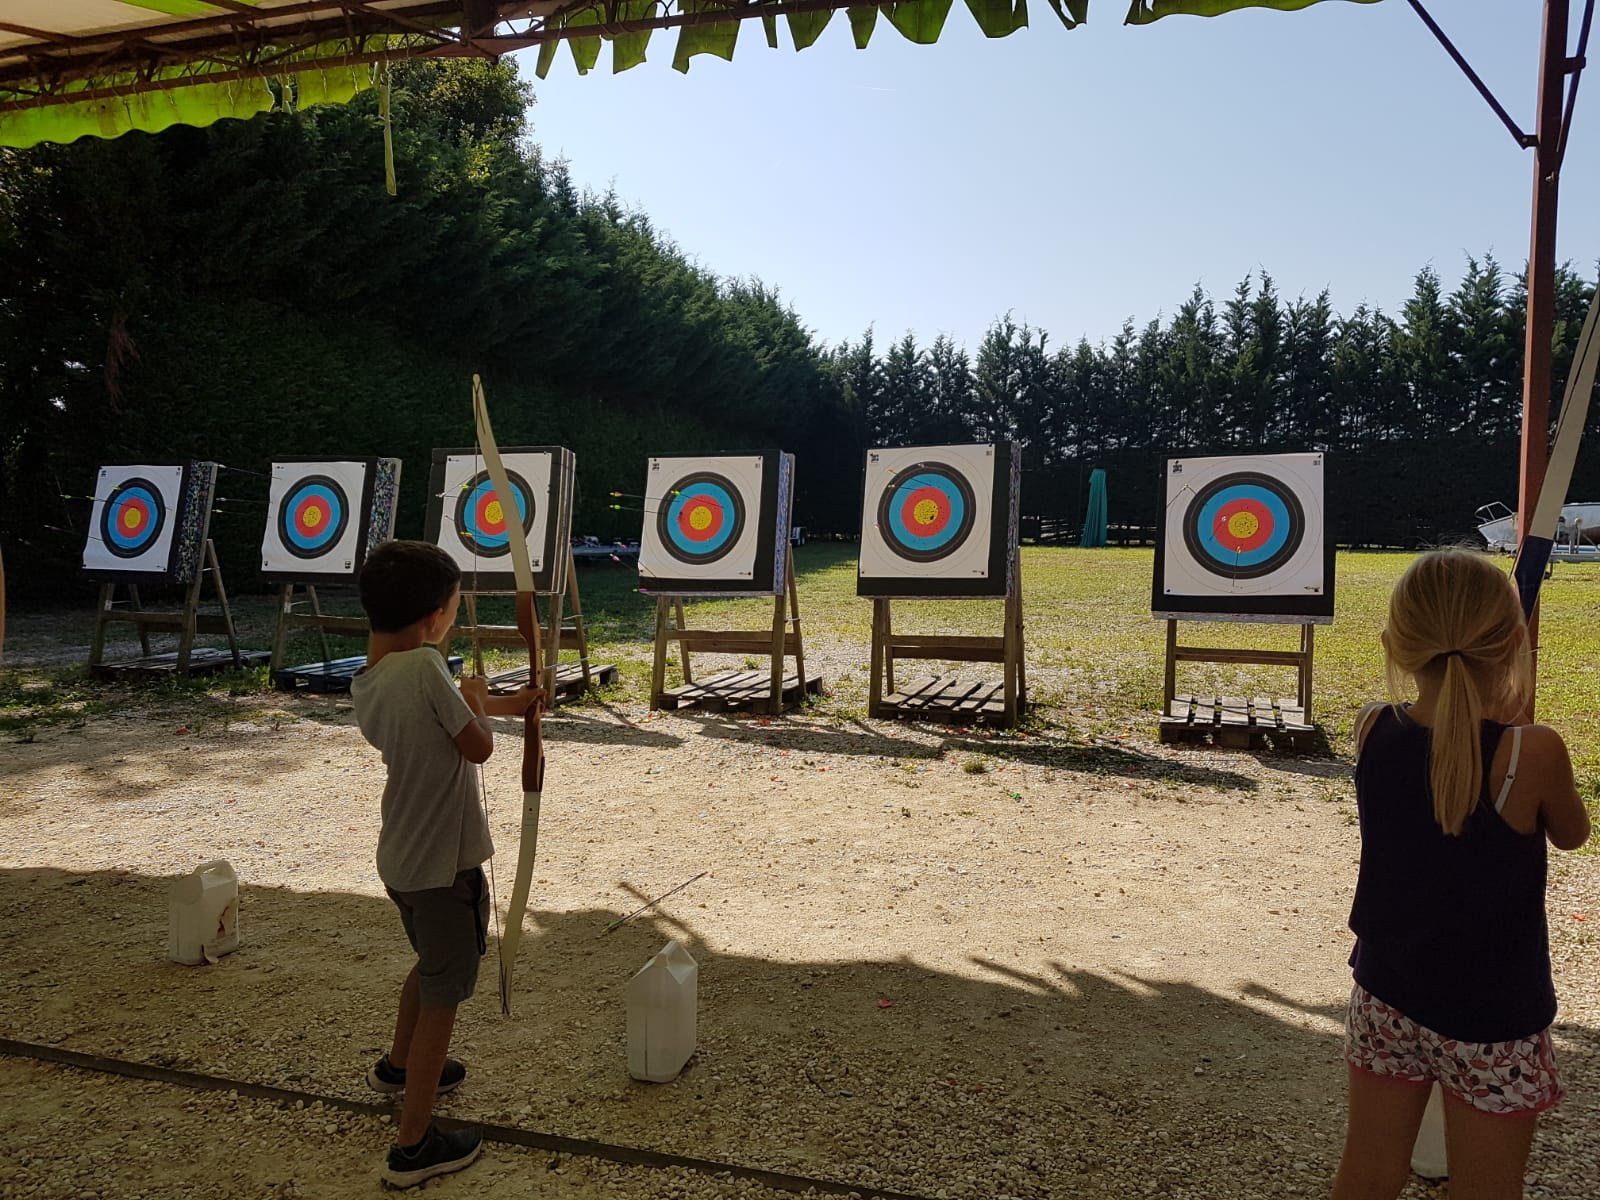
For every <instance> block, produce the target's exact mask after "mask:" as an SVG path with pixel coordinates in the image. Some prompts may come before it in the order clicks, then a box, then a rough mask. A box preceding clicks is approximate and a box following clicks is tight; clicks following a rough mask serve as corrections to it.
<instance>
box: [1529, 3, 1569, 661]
mask: <svg viewBox="0 0 1600 1200" xmlns="http://www.w3.org/2000/svg"><path fill="white" fill-rule="evenodd" d="M1568 3H1569V0H1545V3H1544V38H1543V42H1542V45H1541V48H1540V53H1539V119H1538V126H1537V128H1536V130H1535V137H1536V139H1537V141H1536V143H1535V146H1534V168H1533V224H1532V229H1531V231H1530V246H1529V250H1528V332H1527V342H1526V344H1525V346H1524V351H1523V368H1522V477H1521V484H1520V487H1519V488H1518V493H1517V525H1518V531H1517V532H1518V536H1519V539H1520V537H1521V535H1522V533H1523V532H1525V531H1526V528H1527V525H1528V523H1529V522H1530V521H1532V519H1533V510H1534V507H1535V506H1536V505H1537V504H1538V502H1539V489H1540V488H1541V487H1543V486H1544V473H1545V466H1546V463H1547V462H1548V460H1549V457H1550V357H1551V352H1550V342H1551V339H1552V337H1553V336H1554V333H1555V282H1556V280H1555V276H1556V199H1557V189H1558V185H1559V181H1560V137H1561V123H1562V101H1563V95H1562V90H1563V88H1562V85H1563V83H1564V82H1565V80H1566V75H1567V16H1568ZM1538 622H1539V614H1538V611H1537V610H1535V612H1534V614H1533V618H1532V620H1531V621H1530V622H1529V625H1530V628H1529V634H1530V635H1531V637H1532V638H1533V644H1534V646H1535V647H1537V646H1538V644H1539V641H1538V633H1539V625H1538ZM1537 653H1538V652H1537V649H1535V658H1534V666H1535V669H1536V670H1537V667H1538V657H1537Z"/></svg>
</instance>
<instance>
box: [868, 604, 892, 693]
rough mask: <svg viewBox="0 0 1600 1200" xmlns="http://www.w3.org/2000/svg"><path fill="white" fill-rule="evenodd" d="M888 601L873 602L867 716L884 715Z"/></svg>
mask: <svg viewBox="0 0 1600 1200" xmlns="http://www.w3.org/2000/svg"><path fill="white" fill-rule="evenodd" d="M887 603H888V601H886V600H882V599H876V600H873V602H872V652H871V654H870V656H869V657H868V660H867V674H868V679H867V716H869V717H879V716H882V715H883V712H882V710H883V657H884V653H883V652H884V645H883V640H884V639H883V626H884V617H883V606H884V605H885V604H887Z"/></svg>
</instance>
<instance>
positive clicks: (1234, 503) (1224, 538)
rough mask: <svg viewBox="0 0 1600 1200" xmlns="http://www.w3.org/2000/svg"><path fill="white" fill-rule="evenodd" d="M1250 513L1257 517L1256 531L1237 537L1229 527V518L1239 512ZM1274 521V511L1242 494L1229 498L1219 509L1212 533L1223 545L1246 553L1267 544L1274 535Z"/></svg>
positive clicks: (1212, 526) (1236, 551) (1239, 552)
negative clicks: (1233, 498)
mask: <svg viewBox="0 0 1600 1200" xmlns="http://www.w3.org/2000/svg"><path fill="white" fill-rule="evenodd" d="M1241 512H1244V513H1249V514H1250V515H1251V516H1253V517H1254V518H1255V519H1256V531H1255V532H1254V533H1252V534H1251V535H1250V536H1249V537H1247V538H1242V539H1241V538H1238V537H1235V536H1234V535H1233V534H1232V533H1231V532H1230V531H1229V529H1228V518H1229V517H1232V516H1234V515H1235V514H1237V513H1241ZM1272 531H1273V521H1272V512H1271V510H1270V509H1268V508H1267V506H1266V505H1265V504H1263V503H1261V501H1259V500H1255V499H1252V498H1251V497H1248V496H1241V497H1239V498H1238V499H1237V500H1229V501H1228V502H1227V503H1226V504H1224V505H1223V506H1222V507H1221V508H1220V509H1218V510H1217V516H1216V519H1215V520H1214V521H1213V522H1212V523H1211V532H1212V535H1213V536H1214V537H1215V538H1216V539H1217V541H1218V542H1220V543H1221V544H1222V545H1224V546H1226V547H1227V548H1228V549H1229V550H1232V551H1233V552H1234V553H1236V554H1245V553H1248V552H1249V551H1251V550H1258V549H1260V548H1261V547H1262V546H1264V545H1266V544H1267V540H1268V539H1269V538H1271V537H1272Z"/></svg>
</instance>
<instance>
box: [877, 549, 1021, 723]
mask: <svg viewBox="0 0 1600 1200" xmlns="http://www.w3.org/2000/svg"><path fill="white" fill-rule="evenodd" d="M891 603H892V601H891V600H890V599H889V598H887V597H883V596H879V597H876V598H874V599H873V601H872V660H871V675H872V679H871V684H870V688H869V692H868V699H867V715H868V716H869V717H876V718H892V717H912V718H915V719H918V720H924V721H945V722H951V723H955V724H962V725H969V724H981V725H1002V726H1011V725H1015V724H1016V723H1017V721H1018V719H1019V718H1020V717H1021V716H1022V712H1023V710H1024V708H1025V707H1026V705H1027V702H1028V670H1027V665H1026V663H1025V662H1024V660H1023V655H1022V572H1021V568H1020V565H1019V567H1018V571H1017V587H1016V595H1014V596H1007V597H1006V599H1005V616H1004V621H1005V625H1004V630H1003V632H1002V633H1001V634H1000V635H999V636H998V637H993V636H975V635H971V634H910V633H896V632H895V631H894V625H893V616H892V610H891V609H890V604H891ZM903 658H909V659H937V660H940V661H943V662H982V663H1001V664H1002V669H1001V678H1000V680H999V681H998V682H996V681H994V680H971V679H962V678H961V677H960V676H959V675H945V674H928V675H919V676H917V677H916V678H914V679H912V680H910V681H908V682H907V683H905V684H904V685H903V686H901V685H898V684H897V682H896V679H895V663H896V662H897V661H898V660H900V659H903Z"/></svg>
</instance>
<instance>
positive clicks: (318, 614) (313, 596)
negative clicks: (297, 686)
mask: <svg viewBox="0 0 1600 1200" xmlns="http://www.w3.org/2000/svg"><path fill="white" fill-rule="evenodd" d="M306 599H307V600H308V601H310V603H311V615H312V616H314V617H315V618H316V619H317V637H319V638H321V639H322V661H323V662H332V661H333V650H332V649H331V648H330V647H329V645H328V631H327V630H326V629H325V628H323V625H322V601H321V600H319V599H317V588H316V585H315V584H312V583H308V584H306Z"/></svg>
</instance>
